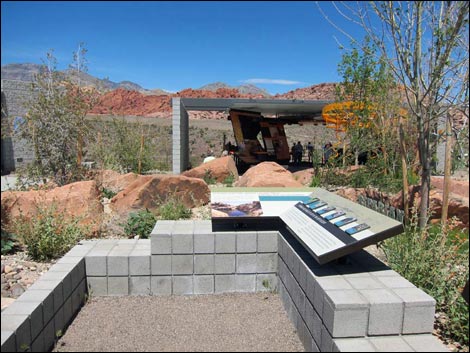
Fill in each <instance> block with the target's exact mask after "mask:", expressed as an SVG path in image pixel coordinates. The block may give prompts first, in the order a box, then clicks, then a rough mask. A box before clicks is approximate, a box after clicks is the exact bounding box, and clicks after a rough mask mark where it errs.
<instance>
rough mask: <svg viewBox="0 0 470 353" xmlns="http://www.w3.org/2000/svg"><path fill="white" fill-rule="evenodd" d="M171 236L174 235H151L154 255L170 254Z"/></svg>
mask: <svg viewBox="0 0 470 353" xmlns="http://www.w3.org/2000/svg"><path fill="white" fill-rule="evenodd" d="M171 238H172V236H171V235H170V234H153V235H152V236H151V241H152V242H151V253H152V255H170V254H171Z"/></svg>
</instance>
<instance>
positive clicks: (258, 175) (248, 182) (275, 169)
mask: <svg viewBox="0 0 470 353" xmlns="http://www.w3.org/2000/svg"><path fill="white" fill-rule="evenodd" d="M235 186H241V187H303V185H302V184H301V183H300V182H298V181H297V180H295V179H294V176H293V175H292V173H291V172H289V171H288V170H287V169H285V168H283V167H282V166H280V165H279V164H277V163H274V162H263V163H260V164H258V165H256V166H254V167H251V168H250V169H248V170H247V171H246V173H245V174H243V176H242V177H241V178H240V179H239V180H238V182H237V183H235Z"/></svg>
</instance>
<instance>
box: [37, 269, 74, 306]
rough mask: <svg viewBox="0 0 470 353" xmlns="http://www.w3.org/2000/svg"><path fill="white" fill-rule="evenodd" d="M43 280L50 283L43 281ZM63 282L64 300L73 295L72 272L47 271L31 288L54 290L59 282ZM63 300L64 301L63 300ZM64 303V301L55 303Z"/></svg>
mask: <svg viewBox="0 0 470 353" xmlns="http://www.w3.org/2000/svg"><path fill="white" fill-rule="evenodd" d="M42 281H44V282H48V283H41V282H42ZM58 281H60V282H61V283H62V292H63V300H65V299H67V298H68V297H70V295H72V288H73V285H72V274H71V273H70V272H46V273H45V274H44V275H43V276H41V278H40V279H39V280H38V281H36V283H34V284H33V285H32V286H31V289H36V288H37V289H43V290H53V289H54V288H56V287H57V282H58ZM57 295H58V294H57ZM63 300H62V302H63ZM58 305H62V303H60V304H59V302H58V304H57V305H55V306H58Z"/></svg>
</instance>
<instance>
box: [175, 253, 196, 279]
mask: <svg viewBox="0 0 470 353" xmlns="http://www.w3.org/2000/svg"><path fill="white" fill-rule="evenodd" d="M171 273H172V274H173V275H192V274H193V273H194V264H193V255H173V256H172V259H171Z"/></svg>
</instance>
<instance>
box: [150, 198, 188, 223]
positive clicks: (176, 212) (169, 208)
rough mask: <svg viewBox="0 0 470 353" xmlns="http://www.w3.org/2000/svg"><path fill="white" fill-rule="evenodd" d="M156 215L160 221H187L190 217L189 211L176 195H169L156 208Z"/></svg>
mask: <svg viewBox="0 0 470 353" xmlns="http://www.w3.org/2000/svg"><path fill="white" fill-rule="evenodd" d="M158 214H159V217H160V219H167V220H178V219H188V218H190V217H191V209H189V208H186V206H185V205H184V203H183V202H182V201H181V200H180V199H179V198H178V197H177V196H176V195H170V196H169V197H168V199H167V200H166V201H165V202H163V203H162V204H161V206H160V207H159V208H158Z"/></svg>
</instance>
